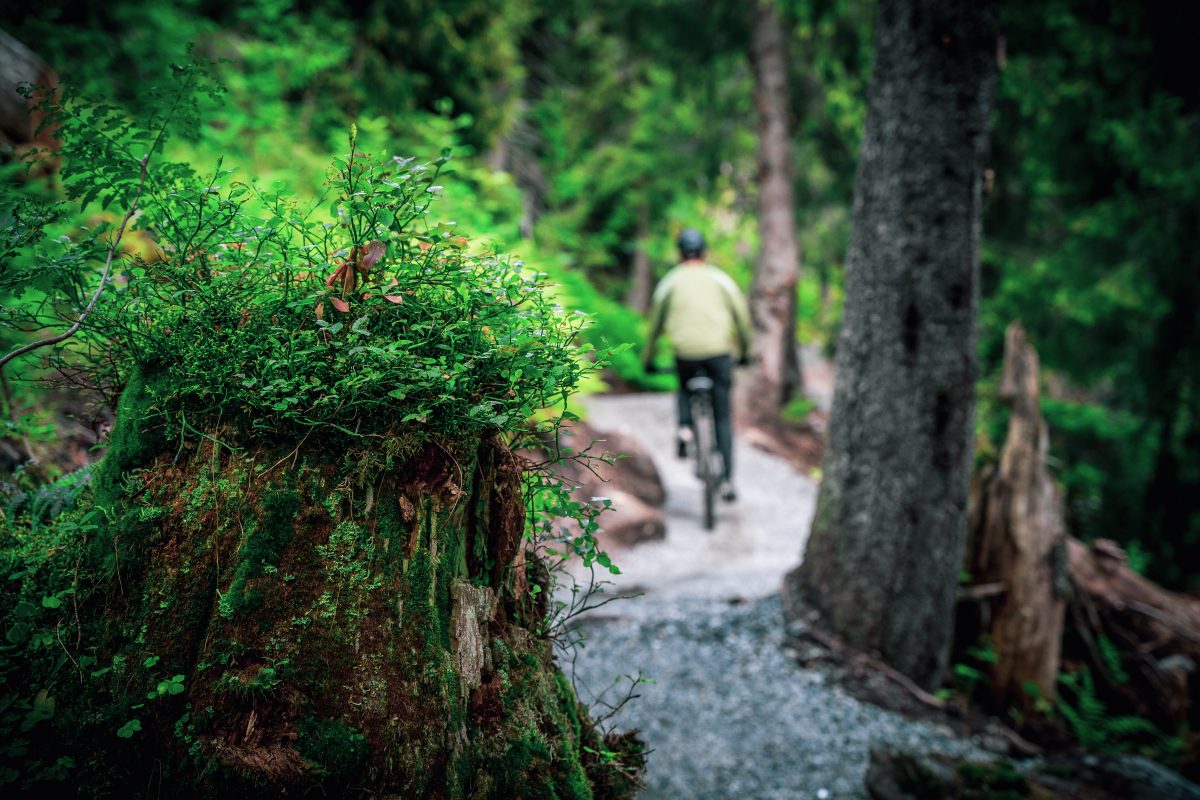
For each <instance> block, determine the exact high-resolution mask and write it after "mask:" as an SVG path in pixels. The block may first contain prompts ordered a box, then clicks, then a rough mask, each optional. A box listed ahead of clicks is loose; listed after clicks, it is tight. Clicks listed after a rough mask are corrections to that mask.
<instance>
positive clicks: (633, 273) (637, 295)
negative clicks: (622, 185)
mask: <svg viewBox="0 0 1200 800" xmlns="http://www.w3.org/2000/svg"><path fill="white" fill-rule="evenodd" d="M649 238H650V208H649V206H648V205H646V203H644V202H643V203H641V204H640V205H639V206H638V213H637V242H636V244H635V247H634V251H633V264H632V266H631V269H630V271H629V272H630V275H629V277H630V282H629V293H628V294H627V295H626V297H625V304H626V305H628V306H629V307H630V308H632V309H633V310H634V311H637V312H638V313H639V314H642V315H643V316H644V315H645V314H646V312H648V311H649V310H650V295H651V293H652V292H653V291H654V272H653V265H652V264H651V263H650V252H649V251H648V250H647V249H646V240H647V239H649Z"/></svg>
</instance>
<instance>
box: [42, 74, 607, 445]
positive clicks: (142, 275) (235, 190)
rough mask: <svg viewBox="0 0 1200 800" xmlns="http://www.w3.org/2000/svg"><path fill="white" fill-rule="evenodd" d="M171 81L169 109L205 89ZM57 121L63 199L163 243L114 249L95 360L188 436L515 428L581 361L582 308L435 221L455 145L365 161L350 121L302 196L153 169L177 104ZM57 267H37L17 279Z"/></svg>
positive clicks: (91, 252)
mask: <svg viewBox="0 0 1200 800" xmlns="http://www.w3.org/2000/svg"><path fill="white" fill-rule="evenodd" d="M180 74H181V79H182V80H181V83H180V85H179V87H178V91H177V93H176V95H175V102H173V103H165V104H164V105H167V106H169V108H170V109H171V110H172V112H174V110H175V109H183V108H187V106H188V103H187V100H188V99H189V98H190V97H191V96H192V95H193V94H194V92H195V91H196V86H197V85H198V80H199V78H197V77H196V76H197V75H198V72H197V71H196V70H194V68H180ZM180 98H183V99H182V100H180ZM52 111H53V112H54V114H55V117H56V119H57V120H58V121H59V124H60V125H61V126H62V131H63V136H64V139H65V141H66V145H65V148H64V150H65V152H66V154H67V161H66V166H65V167H64V173H63V174H64V185H65V186H66V187H67V189H68V192H69V194H70V195H71V196H73V197H75V198H77V199H79V201H80V202H81V203H82V204H84V205H86V204H88V203H90V202H91V201H93V200H97V201H99V202H100V203H101V204H102V205H103V206H116V207H118V208H122V209H128V210H130V212H131V213H130V215H129V220H131V221H133V222H135V224H137V225H138V226H139V227H141V228H142V229H143V230H144V231H146V232H148V233H149V234H150V236H151V237H152V239H153V241H154V244H155V252H154V253H153V254H152V255H150V256H149V257H141V256H133V257H129V258H124V259H123V258H122V256H121V254H119V253H118V254H117V261H118V262H119V264H118V266H117V267H116V268H114V269H113V272H114V273H116V274H119V276H120V277H119V280H117V281H114V282H113V284H114V285H113V286H111V287H107V288H105V289H104V290H103V291H102V292H100V293H99V294H100V295H101V296H100V300H101V302H100V303H99V304H97V306H96V308H95V310H94V312H93V313H92V316H91V318H90V319H89V321H88V329H89V333H90V336H91V342H92V348H91V349H92V351H93V352H97V351H101V352H102V353H103V359H102V361H101V363H100V364H99V365H98V366H97V369H98V370H100V371H103V370H108V371H109V372H110V373H113V372H115V375H113V374H110V375H109V376H108V377H109V379H110V380H112V381H115V382H116V383H118V384H119V383H123V382H125V381H127V380H129V379H130V378H131V377H132V376H133V375H135V374H137V375H139V376H141V378H142V379H144V382H145V386H146V390H147V392H148V396H149V402H150V404H151V406H152V407H153V409H154V411H155V415H156V416H157V417H161V418H163V419H165V420H167V421H168V426H169V428H170V429H171V430H175V431H178V432H179V433H180V435H185V434H188V433H194V432H196V431H198V430H199V429H200V427H201V426H207V427H208V428H209V429H212V428H214V427H215V426H227V427H232V428H234V429H239V430H260V431H271V432H272V433H274V434H284V435H292V436H307V435H310V434H311V433H312V432H313V431H314V430H317V429H321V430H322V431H325V432H332V431H337V432H339V433H340V434H342V435H350V436H358V437H362V436H371V435H381V434H384V433H387V432H395V431H397V430H398V429H399V428H401V427H403V426H407V427H408V428H410V429H417V428H419V430H420V431H421V433H422V434H423V435H436V434H450V433H452V434H455V435H469V434H473V433H478V432H481V431H483V430H484V429H487V428H492V429H501V430H513V429H516V428H517V427H519V426H520V425H521V424H522V423H523V422H524V421H525V420H526V419H527V418H529V417H530V415H531V414H532V413H533V412H534V411H536V410H537V409H539V408H542V407H545V406H548V405H551V404H557V403H560V402H562V401H564V400H565V398H566V396H567V395H568V394H569V393H570V391H571V390H572V389H573V388H574V387H575V386H576V385H577V383H578V382H579V380H580V379H581V377H582V375H583V374H584V373H585V372H586V371H588V370H589V369H591V367H590V366H589V365H588V364H586V363H585V362H584V361H583V360H582V359H581V358H580V357H579V356H580V349H579V348H577V347H576V342H575V339H576V336H577V334H578V332H579V330H580V328H581V327H582V315H566V314H563V313H562V309H561V308H559V307H558V306H556V305H555V304H554V303H553V302H552V301H551V300H550V299H549V297H548V295H547V294H546V293H545V292H544V291H543V290H542V283H541V278H542V277H543V276H542V275H540V274H536V273H533V272H531V271H529V270H526V269H524V265H523V264H522V263H521V262H520V261H518V260H514V259H512V258H509V257H505V256H501V255H499V254H497V253H494V252H486V251H485V252H477V251H474V250H473V249H472V248H471V247H470V242H469V240H468V239H467V237H466V236H463V235H461V234H460V233H459V232H458V231H457V229H456V226H455V225H454V223H433V222H431V221H430V220H429V219H428V215H429V210H430V208H431V206H432V204H433V202H434V201H435V199H436V197H437V195H438V194H439V193H440V192H441V191H442V187H441V186H440V185H438V184H437V180H438V178H439V175H440V173H441V170H442V167H443V166H444V165H445V164H446V163H447V161H448V160H449V156H448V153H443V155H442V157H441V158H439V159H437V160H436V161H435V162H433V163H432V164H420V163H415V160H414V159H411V158H400V157H393V158H391V159H381V158H372V157H370V156H368V155H366V154H364V153H362V152H359V151H358V150H357V141H356V132H355V131H353V130H352V132H351V136H350V152H349V153H347V154H346V155H345V156H343V157H341V158H338V159H335V160H334V166H333V169H332V171H331V174H330V177H329V186H328V192H327V195H326V197H325V198H323V199H322V201H321V202H319V203H317V204H301V203H300V202H299V201H297V200H295V199H294V198H293V197H291V195H290V194H289V193H288V192H287V191H286V190H285V189H282V188H277V189H275V190H272V191H266V190H263V189H262V188H261V187H259V186H257V185H255V184H253V183H247V182H243V181H239V180H237V179H236V176H235V174H234V173H233V172H232V171H231V170H226V169H223V168H222V167H221V166H220V164H218V166H217V168H216V169H215V170H214V171H213V172H212V173H210V174H209V175H207V176H204V177H201V176H200V175H198V174H197V173H195V172H194V171H193V170H192V169H191V168H190V167H188V166H186V165H182V164H177V163H155V162H154V161H153V160H152V157H153V156H155V155H156V154H157V151H158V150H159V149H160V148H161V145H162V142H163V141H164V140H165V137H166V134H167V131H168V130H169V129H170V128H171V127H172V126H173V125H177V124H179V122H180V121H183V122H184V123H185V124H187V123H189V122H192V118H190V117H189V115H188V114H186V113H184V114H179V113H174V115H173V116H169V115H168V114H166V113H164V114H163V115H162V116H161V117H160V118H157V119H156V122H158V123H159V124H158V125H157V126H156V129H153V130H144V129H142V128H140V127H139V126H136V125H134V124H132V123H131V122H130V121H129V120H127V119H126V118H124V117H123V116H122V115H120V114H119V113H118V112H116V111H115V110H113V109H109V108H106V107H102V106H100V107H97V106H89V105H82V104H78V105H77V104H71V103H65V104H63V105H54V106H53V107H52ZM97 142H99V143H100V144H96V143H97ZM139 173H140V177H139ZM135 208H136V209H137V212H136V213H133V209H135ZM121 232H123V228H122V229H121ZM102 233H103V234H105V235H107V234H108V233H109V232H107V231H104V232H102ZM87 247H88V248H89V249H87V250H86V251H85V253H84V254H83V256H81V257H80V261H81V263H82V264H94V263H95V261H96V260H97V258H96V256H97V253H98V252H100V251H101V249H100V248H97V247H96V246H95V240H94V238H89V240H88V245H87ZM67 249H68V250H71V248H67ZM55 271H58V272H61V271H62V269H61V264H60V263H58V262H55V261H48V260H45V259H42V260H41V261H37V260H36V259H34V263H33V265H32V266H31V267H30V268H29V270H27V271H26V272H25V273H23V274H22V275H21V276H20V277H21V278H23V279H24V280H25V281H26V283H32V282H33V281H32V280H31V278H36V277H37V276H41V275H45V274H50V273H54V272H55ZM79 274H83V275H85V276H88V277H89V278H90V277H91V276H90V275H89V274H88V271H87V269H86V267H84V268H77V270H76V273H75V275H76V277H75V278H74V280H73V282H71V283H72V285H74V283H77V282H78V281H79V278H78V275H79ZM60 293H61V292H60ZM76 294H78V293H76ZM65 299H66V301H67V302H68V303H69V304H71V305H73V306H75V307H78V306H79V305H80V303H81V298H80V297H78V296H74V297H66V298H65Z"/></svg>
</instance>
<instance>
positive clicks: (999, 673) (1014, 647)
mask: <svg viewBox="0 0 1200 800" xmlns="http://www.w3.org/2000/svg"><path fill="white" fill-rule="evenodd" d="M1000 397H1001V399H1002V400H1004V401H1005V402H1006V403H1008V404H1009V405H1010V407H1011V408H1012V416H1011V417H1010V419H1009V423H1008V436H1007V438H1006V439H1005V442H1004V449H1003V452H1002V455H1001V457H1000V464H999V466H998V467H996V468H994V469H992V470H989V471H988V472H987V473H985V474H984V476H983V478H982V480H981V481H979V482H977V483H976V486H975V487H974V492H973V494H974V497H973V498H972V500H973V501H974V502H973V503H972V514H971V522H970V528H971V542H972V546H971V548H970V549H969V551H968V564H967V570H968V572H970V574H971V575H972V577H973V578H974V580H975V581H977V582H978V583H980V584H995V585H998V586H1001V587H1003V592H1002V593H1001V594H999V595H998V596H996V597H995V598H994V599H993V600H992V601H991V606H992V609H991V610H992V614H991V621H990V625H989V626H988V630H987V632H988V634H989V636H990V638H991V642H992V645H993V647H994V648H995V651H996V656H997V660H996V661H995V663H994V664H993V665H992V688H993V691H994V692H995V693H996V697H997V700H999V701H1000V702H1001V703H1004V704H1008V703H1015V704H1017V705H1019V706H1022V707H1029V706H1031V704H1032V702H1033V701H1034V698H1033V697H1031V696H1029V694H1028V693H1026V692H1025V691H1024V689H1023V686H1024V685H1025V684H1026V683H1033V684H1035V685H1036V686H1037V687H1038V689H1039V690H1040V691H1041V694H1042V696H1044V697H1046V698H1053V697H1054V693H1055V686H1056V682H1057V677H1058V668H1059V655H1060V650H1061V645H1062V631H1063V618H1064V614H1065V609H1066V605H1065V601H1064V597H1065V591H1064V590H1065V566H1066V565H1065V552H1064V549H1063V548H1064V529H1063V512H1062V500H1061V498H1060V496H1059V492H1058V488H1057V486H1056V485H1055V483H1054V481H1053V480H1052V479H1051V477H1050V475H1049V474H1048V473H1047V471H1046V452H1047V449H1048V446H1049V433H1048V431H1047V428H1046V422H1045V420H1044V419H1043V418H1042V412H1041V408H1040V407H1039V404H1038V398H1039V391H1038V356H1037V351H1035V350H1034V349H1033V347H1032V346H1031V345H1030V344H1029V343H1028V341H1027V340H1026V337H1025V331H1024V330H1022V328H1021V326H1020V325H1019V324H1018V323H1015V322H1014V323H1012V324H1011V325H1009V326H1008V330H1007V331H1006V332H1005V338H1004V374H1003V377H1002V379H1001V383H1000Z"/></svg>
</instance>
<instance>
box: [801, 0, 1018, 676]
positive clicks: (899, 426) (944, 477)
mask: <svg viewBox="0 0 1200 800" xmlns="http://www.w3.org/2000/svg"><path fill="white" fill-rule="evenodd" d="M875 42H876V46H875V53H876V61H875V71H874V75H873V77H872V80H871V91H870V97H869V102H868V117H867V128H866V133H865V136H864V139H863V146H862V153H861V162H860V165H859V172H858V176H857V179H856V182H855V192H854V233H853V236H852V238H851V242H850V250H849V253H848V256H847V263H846V306H845V312H844V318H843V322H842V331H841V336H840V338H839V341H838V352H837V378H836V384H835V391H834V401H833V411H832V416H831V422H830V439H829V450H828V454H827V456H826V466H825V477H824V481H823V483H822V486H821V493H820V496H819V499H818V503H817V512H816V517H815V519H814V520H813V528H812V535H811V538H810V539H809V542H808V550H807V553H806V554H805V556H804V561H803V563H802V564H801V566H800V567H799V568H798V569H797V570H795V571H793V572H792V573H791V574H789V576H788V578H787V580H786V581H785V592H786V593H787V594H795V595H796V596H797V597H798V598H800V597H802V598H804V599H806V600H808V601H809V602H810V603H811V604H812V605H814V606H816V607H817V608H818V609H820V610H821V611H823V612H824V614H825V615H826V617H827V621H828V622H829V623H830V624H831V625H832V626H833V627H834V628H835V629H836V630H837V631H838V632H840V633H842V634H843V635H844V636H845V637H846V638H847V639H848V640H849V641H850V642H851V643H852V644H855V645H857V646H859V647H861V648H865V649H872V650H878V651H879V653H880V654H881V655H882V656H883V658H884V659H886V660H887V661H889V662H891V663H892V664H893V665H894V666H895V667H896V668H897V669H899V670H900V671H901V672H903V673H905V674H907V675H908V676H910V677H911V678H913V679H914V680H915V681H917V682H918V683H919V684H921V685H922V686H925V687H933V686H936V685H937V684H938V683H939V682H940V680H941V678H942V675H943V672H944V670H945V667H946V662H947V660H948V654H949V648H950V642H951V637H952V629H953V614H954V602H955V591H956V585H957V577H958V570H959V568H960V566H961V564H962V558H963V546H964V539H965V535H966V505H967V485H968V477H969V469H970V464H971V428H972V417H973V412H974V382H975V360H976V356H975V346H976V344H975V341H976V336H975V319H976V308H977V305H978V271H979V261H978V259H979V236H980V233H979V231H980V220H979V215H980V201H981V172H982V169H981V167H982V160H983V157H984V154H985V150H986V145H987V132H988V117H989V112H990V109H991V95H992V84H993V82H994V76H995V69H996V42H997V9H996V3H994V2H980V3H961V2H955V1H954V0H941V1H940V2H932V1H926V2H922V1H920V0H884V2H883V3H882V4H881V5H880V8H879V16H878V20H877V25H876V40H875Z"/></svg>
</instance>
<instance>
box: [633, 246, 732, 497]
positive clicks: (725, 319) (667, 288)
mask: <svg viewBox="0 0 1200 800" xmlns="http://www.w3.org/2000/svg"><path fill="white" fill-rule="evenodd" d="M676 245H677V246H678V247H679V257H680V263H679V264H678V265H676V266H675V267H674V268H672V269H671V271H670V272H668V273H667V274H666V275H664V276H663V279H662V280H661V281H659V283H658V286H657V287H655V289H654V299H653V303H652V306H651V309H650V338H649V339H648V340H647V342H646V348H645V351H644V352H643V356H642V363H643V365H644V366H645V368H646V371H647V372H654V371H655V369H654V352H655V345H656V343H657V342H658V337H659V336H660V335H661V334H662V333H664V332H665V333H666V334H667V336H668V337H669V338H670V340H671V346H672V348H673V349H674V351H675V373H676V375H678V377H679V430H678V434H677V439H676V442H677V445H678V450H679V457H680V458H685V457H686V456H687V451H688V445H689V444H690V443H691V442H692V441H693V439H694V434H693V431H692V427H691V426H692V414H691V408H690V406H689V405H688V396H687V382H688V381H689V380H691V379H692V378H694V377H696V376H699V375H703V376H705V377H707V378H709V379H710V380H712V382H713V413H714V415H715V417H716V428H717V447H718V449H719V450H720V451H721V460H722V461H723V463H724V474H723V475H722V480H721V485H720V487H719V491H720V495H721V499H723V500H725V501H726V502H731V501H733V500H736V499H737V492H736V491H735V490H734V488H733V427H732V423H731V420H730V395H731V392H732V388H733V356H734V353H735V352H736V354H737V362H738V364H739V365H745V364H747V363H749V350H750V314H749V312H748V310H747V308H746V298H745V297H744V296H743V295H742V292H741V290H740V289H738V286H737V284H736V283H734V282H733V279H732V278H730V277H729V276H728V275H726V274H725V273H724V272H723V271H721V270H720V269H719V268H718V267H715V266H713V265H712V264H709V263H708V262H707V261H705V255H706V254H707V250H708V247H707V244H706V243H705V241H704V236H703V235H702V234H701V233H700V231H698V230H696V229H695V228H685V229H684V230H683V232H682V233H680V234H679V238H678V240H677V241H676Z"/></svg>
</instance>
